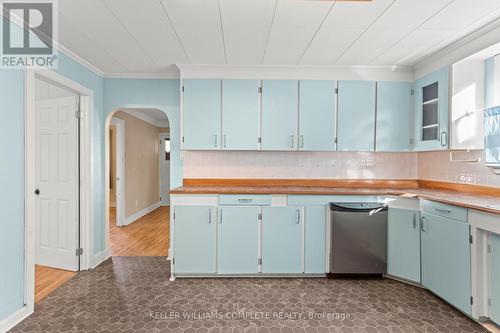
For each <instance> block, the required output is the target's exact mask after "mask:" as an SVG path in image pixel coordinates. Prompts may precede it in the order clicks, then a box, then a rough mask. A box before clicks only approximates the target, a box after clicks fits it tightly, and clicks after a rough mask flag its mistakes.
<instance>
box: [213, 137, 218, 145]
mask: <svg viewBox="0 0 500 333" xmlns="http://www.w3.org/2000/svg"><path fill="white" fill-rule="evenodd" d="M217 141H218V140H217V134H214V147H215V148H217V143H218V142H217Z"/></svg>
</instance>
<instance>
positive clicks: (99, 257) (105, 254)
mask: <svg viewBox="0 0 500 333" xmlns="http://www.w3.org/2000/svg"><path fill="white" fill-rule="evenodd" d="M109 257H111V250H110V248H109V247H108V248H107V249H105V250H103V251H101V252H99V253H98V254H96V255H95V256H94V260H93V262H92V269H94V268H96V267H97V266H99V265H100V264H101V263H103V262H104V261H106V260H107V259H108V258H109Z"/></svg>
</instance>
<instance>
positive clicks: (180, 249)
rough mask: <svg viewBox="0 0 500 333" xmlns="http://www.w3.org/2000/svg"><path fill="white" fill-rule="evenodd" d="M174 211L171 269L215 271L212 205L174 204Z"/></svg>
mask: <svg viewBox="0 0 500 333" xmlns="http://www.w3.org/2000/svg"><path fill="white" fill-rule="evenodd" d="M174 214H175V217H174V259H175V265H174V270H175V272H174V273H193V274H199V273H205V274H206V273H211V274H213V273H215V272H216V265H215V262H216V257H215V256H216V251H215V249H216V243H215V242H216V226H217V218H216V209H215V207H210V206H177V207H175V210H174Z"/></svg>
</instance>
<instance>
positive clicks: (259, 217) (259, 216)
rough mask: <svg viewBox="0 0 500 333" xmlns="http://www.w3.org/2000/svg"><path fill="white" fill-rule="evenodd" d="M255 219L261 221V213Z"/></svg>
mask: <svg viewBox="0 0 500 333" xmlns="http://www.w3.org/2000/svg"><path fill="white" fill-rule="evenodd" d="M257 219H259V220H260V221H262V213H259V215H258V217H257Z"/></svg>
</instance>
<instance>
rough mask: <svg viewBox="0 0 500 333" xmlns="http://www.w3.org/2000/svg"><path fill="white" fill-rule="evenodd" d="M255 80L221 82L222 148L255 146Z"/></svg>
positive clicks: (256, 133)
mask: <svg viewBox="0 0 500 333" xmlns="http://www.w3.org/2000/svg"><path fill="white" fill-rule="evenodd" d="M259 126H260V123H259V81H258V80H223V81H222V149H224V150H257V149H258V148H259V142H258V139H259Z"/></svg>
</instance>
